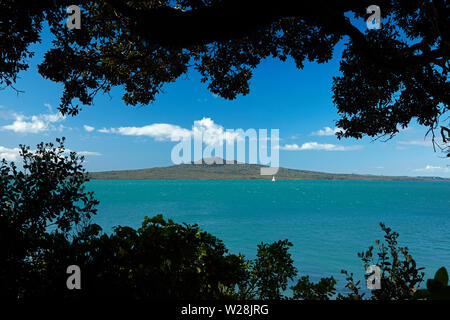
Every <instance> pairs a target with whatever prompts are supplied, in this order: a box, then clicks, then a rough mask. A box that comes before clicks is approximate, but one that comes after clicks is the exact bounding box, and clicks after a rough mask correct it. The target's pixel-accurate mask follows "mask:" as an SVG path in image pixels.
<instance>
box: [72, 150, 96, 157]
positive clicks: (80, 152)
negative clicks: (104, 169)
mask: <svg viewBox="0 0 450 320" xmlns="http://www.w3.org/2000/svg"><path fill="white" fill-rule="evenodd" d="M75 152H76V151H75ZM77 154H78V155H80V156H101V155H102V154H101V153H100V152H95V151H78V152H77Z"/></svg>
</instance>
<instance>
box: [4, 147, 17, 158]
mask: <svg viewBox="0 0 450 320" xmlns="http://www.w3.org/2000/svg"><path fill="white" fill-rule="evenodd" d="M18 157H19V148H13V149H9V148H6V147H2V146H0V161H1V160H3V159H5V160H6V161H16V160H17V158H18Z"/></svg>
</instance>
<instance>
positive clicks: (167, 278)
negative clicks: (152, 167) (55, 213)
mask: <svg viewBox="0 0 450 320" xmlns="http://www.w3.org/2000/svg"><path fill="white" fill-rule="evenodd" d="M91 228H92V226H91ZM93 228H94V229H90V230H89V229H88V230H85V233H81V234H80V235H79V236H78V237H77V238H76V239H74V241H73V242H68V241H67V239H64V238H61V235H58V234H55V235H52V237H50V238H49V239H48V240H49V241H50V242H51V245H48V246H47V248H45V249H44V253H43V256H44V261H46V262H45V266H44V269H43V270H42V272H43V274H44V275H48V276H49V277H48V278H49V279H51V278H53V279H54V278H58V277H55V275H59V277H60V278H61V279H60V280H59V283H58V281H57V283H52V285H51V286H48V289H49V291H48V292H44V294H43V295H44V296H48V295H55V296H59V297H61V296H66V297H78V298H92V297H123V298H129V299H168V298H171V299H182V298H191V299H220V298H226V297H232V293H233V290H230V289H234V287H235V286H236V285H237V283H238V282H240V281H242V280H243V279H244V277H245V275H246V273H245V265H244V262H245V261H244V259H243V257H242V256H237V255H229V254H227V250H226V249H225V247H224V245H223V243H222V242H221V241H220V240H218V239H217V238H215V237H214V236H212V235H210V234H208V233H206V232H203V231H202V230H200V229H199V228H198V227H197V226H189V225H180V224H176V223H174V222H173V221H171V220H168V221H165V220H164V219H163V218H162V216H160V215H159V216H156V217H154V218H151V219H149V218H147V217H146V218H145V219H144V222H143V223H142V227H141V228H139V229H137V230H134V229H132V228H129V227H117V228H115V230H114V232H113V233H112V234H111V235H106V234H100V229H99V228H98V227H93ZM55 244H59V245H55ZM61 244H62V245H61ZM67 253H70V254H67ZM70 264H77V265H79V266H80V268H81V270H82V271H83V283H82V290H80V291H74V292H70V291H69V290H67V289H66V288H65V282H63V281H62V280H64V279H65V278H66V277H67V276H66V274H65V268H66V267H67V266H68V265H70ZM41 292H42V291H41Z"/></svg>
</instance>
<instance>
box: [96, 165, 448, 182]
mask: <svg viewBox="0 0 450 320" xmlns="http://www.w3.org/2000/svg"><path fill="white" fill-rule="evenodd" d="M260 168H261V165H257V164H244V163H236V162H235V163H233V164H226V165H225V164H205V163H202V164H180V165H174V166H170V167H159V168H150V169H140V170H122V171H104V172H92V173H89V177H90V178H91V179H136V180H268V179H272V176H261V175H260ZM276 178H277V179H278V180H418V181H425V180H430V181H431V180H433V181H436V180H447V181H450V179H444V178H439V177H403V176H402V177H393V176H376V175H358V174H336V173H325V172H316V171H306V170H295V169H286V168H280V169H279V170H278V173H277V174H276Z"/></svg>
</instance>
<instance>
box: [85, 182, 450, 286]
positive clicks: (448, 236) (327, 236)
mask: <svg viewBox="0 0 450 320" xmlns="http://www.w3.org/2000/svg"><path fill="white" fill-rule="evenodd" d="M88 189H89V190H92V191H94V192H95V197H96V198H97V199H98V200H99V201H100V205H99V212H98V214H97V216H96V217H95V218H94V222H95V223H98V224H99V225H101V226H102V227H103V229H104V231H105V232H111V231H112V229H113V227H114V226H119V225H120V226H130V227H134V228H136V227H139V226H140V224H141V222H142V220H143V218H144V217H145V216H154V215H156V214H163V216H164V217H165V218H170V219H173V220H174V221H175V222H178V223H182V222H186V223H189V224H198V225H199V226H200V227H201V228H202V229H203V230H205V231H208V232H209V233H212V234H213V235H215V236H217V237H218V238H219V239H222V240H223V241H224V243H225V245H226V246H227V248H228V249H229V250H230V252H231V253H242V254H244V255H246V256H247V257H248V258H254V257H255V255H256V246H257V244H259V243H261V242H273V241H277V240H282V239H289V240H290V241H291V242H292V243H293V245H294V246H293V247H292V248H291V250H290V252H291V254H292V257H293V259H294V261H295V266H296V267H297V269H298V271H299V275H298V276H303V275H310V277H311V278H312V279H313V280H315V281H317V280H318V279H319V278H320V277H324V276H334V277H335V278H337V280H338V288H340V289H342V287H343V286H344V285H345V281H344V277H343V276H342V275H341V274H340V271H341V269H346V270H348V271H351V272H354V273H355V275H356V278H358V279H364V270H363V268H362V264H361V261H360V259H359V258H358V257H357V253H358V252H362V251H365V250H366V249H367V248H368V247H369V246H370V245H374V240H376V239H383V235H384V233H383V232H382V230H381V228H380V227H379V222H383V223H385V224H386V225H387V226H389V227H391V228H392V229H393V230H394V231H396V232H398V233H399V234H400V237H399V244H400V245H401V246H407V247H408V248H409V249H410V252H411V254H412V256H413V257H414V258H415V259H416V261H417V264H418V266H422V267H425V274H426V278H428V277H432V276H433V275H434V273H435V272H436V270H437V269H438V268H440V267H441V266H446V267H447V269H450V232H449V231H450V197H449V195H450V183H449V182H416V181H276V182H271V181H180V180H172V181H170V180H145V181H141V180H95V181H90V182H89V183H88ZM339 291H341V290H339Z"/></svg>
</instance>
